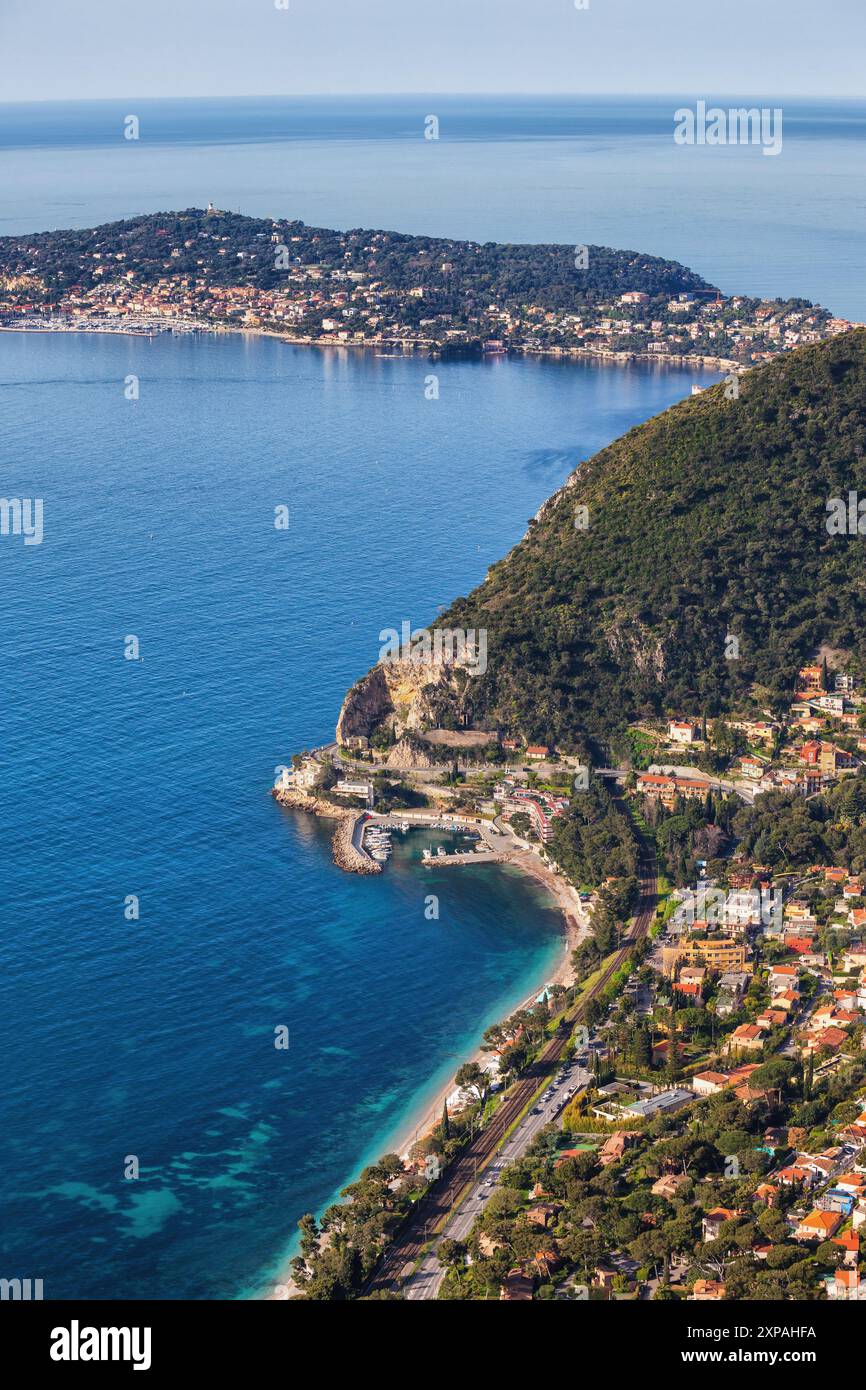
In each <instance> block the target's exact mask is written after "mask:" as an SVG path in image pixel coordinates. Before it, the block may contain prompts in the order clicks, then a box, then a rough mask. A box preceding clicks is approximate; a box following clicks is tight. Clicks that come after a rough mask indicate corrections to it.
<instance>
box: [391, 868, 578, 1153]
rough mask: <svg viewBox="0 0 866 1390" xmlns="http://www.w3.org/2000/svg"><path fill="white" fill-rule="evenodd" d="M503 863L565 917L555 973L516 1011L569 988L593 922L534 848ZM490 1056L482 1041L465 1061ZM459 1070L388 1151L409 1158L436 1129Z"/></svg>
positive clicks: (404, 1127) (547, 973) (402, 1124)
mask: <svg viewBox="0 0 866 1390" xmlns="http://www.w3.org/2000/svg"><path fill="white" fill-rule="evenodd" d="M501 863H502V864H504V865H505V866H506V867H507V866H509V865H510V866H511V867H512V868H514V869H517V870H519V871H520V872H522V873H525V874H527V875H528V876H529V877H530V878H533V879H535V881H536V882H537V883H538V884H539V885H540V886H541V887H543V888H545V889H546V890H547V891H548V892H549V893H550V895H551V897H552V898H554V900H555V901H556V904H557V907H558V909H559V912H560V915H561V917H562V941H561V945H560V951H559V955H558V958H557V960H556V962H555V965H554V967H553V970H552V972H551V970H550V969H548V970H546V971H545V973H544V975H543V976H542V977H541V978H540V979H539V981H538V983H537V985H535V986H533V988H532V990H531V992H530V993H529V994H527V995H526V996H525V998H523V999H521V1001H520V1003H519V1004H517V1005H515V1007H514V1009H513V1010H512V1012H515V1011H516V1010H517V1009H524V1008H528V1007H530V1006H531V1005H532V1004H534V1003H535V1001H536V1000H537V998H538V996H539V994H541V993H542V991H543V990H544V989H546V988H550V987H551V986H552V985H564V986H565V987H566V988H567V987H568V986H569V985H571V984H572V983H573V982H574V971H573V969H572V965H571V955H572V952H573V951H574V950H575V949H576V948H577V946H579V945H580V942H581V941H582V940H583V939H584V937H585V936H586V934H587V932H588V931H589V923H588V921H587V920H586V916H585V913H584V911H583V905H582V904H581V902H580V898H579V896H578V893H577V890H576V889H575V888H573V887H572V886H571V884H569V883H566V881H565V879H563V878H562V877H561V876H560V875H559V874H556V873H554V872H553V870H552V869H548V868H547V867H546V865H544V864H543V863H542V862H541V860H540V859H538V858H537V856H536V855H535V854H534V853H533V852H532V850H520V851H517V852H516V853H515V854H514V856H513V857H510V858H506V859H503V860H502V861H501ZM488 1057H489V1054H488V1053H486V1052H484V1051H483V1049H482V1048H481V1045H480V1042H479V1044H478V1046H476V1047H475V1048H474V1049H473V1050H472V1052H471V1053H469V1054H468V1055H467V1056H466V1057H465V1058H464V1059H463V1061H464V1062H483V1061H486V1060H487V1059H488ZM460 1065H462V1063H460ZM456 1070H457V1068H456V1067H455V1068H453V1069H452V1073H451V1075H450V1077H449V1079H448V1081H447V1083H446V1084H444V1085H442V1086H439V1087H438V1088H437V1090H436V1092H435V1094H434V1096H433V1099H432V1100H429V1101H426V1100H425V1101H424V1102H422V1108H421V1110H420V1111H418V1112H416V1114H415V1115H414V1117H412V1118H409V1119H405V1118H404V1119H403V1120H402V1121H401V1122H400V1124H399V1126H397V1127H396V1128H395V1130H394V1137H393V1140H392V1141H391V1142H390V1143H389V1144H388V1146H387V1148H386V1149H385V1150H384V1152H388V1153H396V1154H399V1156H400V1157H401V1158H405V1157H406V1156H407V1154H408V1151H409V1149H410V1148H411V1146H412V1144H413V1143H415V1141H416V1140H418V1139H421V1138H423V1137H424V1135H426V1134H429V1133H430V1131H431V1130H432V1129H433V1128H435V1126H436V1125H437V1124H438V1123H439V1121H440V1119H441V1117H442V1107H443V1105H444V1103H445V1101H446V1100H447V1099H448V1097H449V1096H450V1095H452V1093H453V1092H454V1089H455V1087H454V1072H455V1071H456Z"/></svg>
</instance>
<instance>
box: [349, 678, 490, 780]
mask: <svg viewBox="0 0 866 1390" xmlns="http://www.w3.org/2000/svg"><path fill="white" fill-rule="evenodd" d="M467 680H468V676H467V672H466V670H465V668H464V667H463V666H462V665H461V664H460V663H459V662H458V661H454V660H446V659H437V658H435V657H433V658H431V659H430V660H427V661H421V660H417V659H415V658H413V657H403V658H400V659H397V660H392V661H387V662H379V664H378V665H376V666H374V667H373V669H372V670H371V671H368V672H367V674H366V676H362V677H361V679H360V680H359V681H356V682H355V684H354V685H353V686H352V688H351V690H350V691H349V692H348V694H347V695H346V698H345V700H344V701H343V707H342V709H341V710H340V717H339V719H338V720H337V742H338V743H339V744H341V745H344V746H351V741H352V739H356V738H369V737H370V735H371V734H372V733H373V732H374V731H375V730H376V729H378V728H382V727H383V726H386V727H390V728H392V729H393V731H394V734H395V735H396V737H397V739H398V740H400V739H401V738H402V737H403V735H404V734H407V733H419V732H421V731H422V730H424V729H426V728H430V727H431V726H433V725H436V724H437V723H438V722H439V720H440V718H441V716H442V715H443V713H445V712H446V711H448V712H451V713H457V714H458V715H459V712H460V711H461V709H462V703H463V695H464V691H465V687H466V682H467ZM389 765H390V766H399V764H389ZM415 765H416V766H418V765H419V764H415Z"/></svg>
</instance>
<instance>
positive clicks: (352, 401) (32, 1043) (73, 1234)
mask: <svg viewBox="0 0 866 1390" xmlns="http://www.w3.org/2000/svg"><path fill="white" fill-rule="evenodd" d="M679 104H680V99H679V98H677V99H671V100H670V101H667V100H663V99H654V100H652V101H639V100H638V101H630V102H624V101H622V100H620V99H617V98H610V99H606V98H604V99H598V100H593V101H592V102H587V101H580V100H578V99H564V98H563V99H556V100H535V99H525V100H516V101H515V100H513V99H508V98H504V99H500V98H491V99H488V100H485V101H481V102H478V101H474V100H472V99H466V98H436V99H435V101H434V102H433V103H432V104H431V101H430V100H428V99H427V98H420V99H414V98H411V99H410V98H406V99H403V98H399V99H391V100H389V101H388V102H387V103H383V102H381V101H376V100H372V101H370V100H363V101H362V100H357V99H352V100H350V101H344V102H336V103H335V102H329V101H318V102H317V101H309V100H307V101H304V102H291V101H290V100H270V99H268V100H262V101H258V102H254V103H249V102H247V103H244V102H197V103H177V102H175V103H172V102H168V103H140V104H139V105H140V106H141V111H140V114H141V116H142V131H143V139H142V141H141V142H140V143H139V144H138V146H137V147H136V148H135V149H131V148H130V147H129V145H128V144H127V143H120V141H119V136H118V131H119V129H120V126H121V122H122V117H123V115H124V114H125V111H126V109H127V107H124V108H123V109H121V108H119V107H117V105H116V104H112V103H95V104H83V105H77V106H74V107H70V106H68V105H65V104H60V105H55V104H46V105H44V106H39V107H28V108H10V107H8V106H6V107H3V106H0V180H2V183H3V186H4V188H5V189H6V190H7V197H6V199H5V200H4V205H3V208H2V210H0V232H3V233H13V232H18V231H25V230H37V229H43V228H48V227H63V226H88V225H92V224H94V223H96V222H99V221H103V220H107V219H110V218H118V217H125V216H131V215H133V214H135V213H139V212H151V211H154V210H157V209H160V208H168V207H185V206H189V205H191V204H195V205H198V206H202V205H204V204H205V203H206V202H207V201H208V200H209V199H213V200H214V202H215V203H216V204H217V205H220V206H225V207H232V208H237V207H240V208H241V209H242V210H243V211H245V212H248V213H252V214H257V215H266V214H275V215H276V214H279V215H289V216H294V217H300V218H302V219H304V220H305V221H307V222H309V223H316V222H318V223H320V224H324V225H333V226H341V227H350V226H364V225H366V226H380V227H395V228H398V229H404V230H411V231H418V232H428V233H433V234H440V235H446V236H469V237H476V238H480V239H482V240H483V239H488V238H490V239H493V238H497V239H501V240H511V241H521V240H522V241H551V240H559V241H563V242H568V243H572V244H575V243H583V242H601V243H607V244H611V245H615V246H623V247H635V248H637V249H640V250H643V251H648V252H654V253H657V254H659V255H663V256H668V257H675V258H678V259H680V260H682V261H684V262H686V263H687V264H689V265H691V266H692V267H693V268H694V269H695V270H696V271H698V272H700V273H701V274H703V275H704V276H706V277H707V278H708V279H709V280H711V281H714V282H716V283H718V284H719V285H720V286H721V287H722V288H723V289H724V290H726V291H730V292H734V291H738V290H739V291H746V292H751V293H771V294H785V295H787V294H802V295H806V296H809V297H813V298H817V299H820V300H822V301H823V302H824V303H826V304H827V305H828V306H829V307H831V308H833V309H835V310H836V311H838V312H840V313H843V314H847V315H850V316H855V317H859V318H866V290H864V286H866V277H864V274H863V264H864V237H863V214H864V193H863V181H862V177H861V174H862V164H863V139H864V129H866V124H864V107H863V105H862V103H846V104H844V105H834V104H832V103H824V104H822V105H816V104H812V105H809V104H803V103H800V104H797V105H795V106H793V107H792V106H791V105H790V104H788V103H786V115H785V121H786V125H785V131H786V135H785V149H784V152H783V154H782V155H781V156H780V157H779V158H778V159H773V160H768V159H764V158H762V157H761V154H760V151H758V150H737V149H732V150H714V151H710V150H707V149H703V150H699V149H678V148H677V147H675V146H674V145H673V142H672V140H671V138H670V135H671V116H672V108H673V107H674V106H676V105H679ZM430 111H435V112H438V113H439V115H440V117H441V123H442V139H441V140H440V141H439V142H436V143H435V144H432V143H428V142H425V141H423V140H422V139H421V138H420V132H421V130H422V127H423V117H424V115H425V114H426V113H427V112H430ZM807 194H808V196H806V195H807ZM429 370H430V368H429V364H428V363H426V362H425V361H423V360H421V359H408V360H383V359H377V358H375V357H373V356H369V355H367V356H363V355H353V354H351V353H349V352H342V351H330V352H318V351H314V350H303V349H296V348H291V347H287V346H285V345H284V344H281V343H279V342H277V341H275V340H261V339H255V338H248V337H231V338H209V339H208V338H205V339H199V340H195V339H177V340H175V339H157V340H154V341H146V340H142V339H131V338H122V337H94V336H83V335H63V336H58V337H50V338H49V337H46V336H42V335H21V334H8V333H0V419H2V425H3V428H2V430H0V482H2V487H0V492H2V494H3V495H6V496H25V497H27V496H31V497H42V498H44V504H45V540H44V543H43V544H42V545H41V546H38V547H25V546H23V545H22V544H21V543H20V541H15V540H13V539H12V538H9V537H6V538H3V539H0V583H2V593H3V599H4V602H3V608H2V660H0V701H2V710H3V726H2V745H0V746H2V750H3V776H2V777H0V864H2V872H0V921H2V926H3V931H2V933H0V1046H2V1051H3V1056H4V1060H5V1063H6V1067H5V1084H4V1087H3V1088H2V1099H0V1105H2V1113H0V1256H2V1267H0V1274H2V1275H3V1276H4V1277H14V1276H16V1275H17V1276H19V1277H28V1276H29V1277H31V1278H43V1279H44V1281H45V1294H46V1297H48V1298H57V1297H63V1296H76V1295H80V1296H85V1297H87V1296H90V1297H97V1296H102V1297H114V1296H124V1297H157V1296H159V1297H175V1298H180V1297H213V1296H227V1297H233V1296H238V1295H240V1294H243V1293H248V1292H250V1291H251V1290H256V1289H259V1288H261V1287H262V1284H263V1283H266V1282H267V1280H268V1279H269V1278H271V1277H272V1276H273V1273H274V1271H275V1270H276V1269H277V1268H279V1265H280V1262H281V1259H282V1257H283V1256H284V1254H285V1251H286V1248H287V1246H288V1244H289V1242H290V1239H291V1236H292V1232H293V1230H294V1226H295V1222H296V1221H297V1218H298V1217H299V1216H300V1215H301V1214H302V1213H303V1212H304V1211H305V1210H307V1209H310V1208H312V1209H317V1208H319V1207H321V1206H322V1205H323V1204H324V1203H326V1202H327V1201H329V1200H330V1199H331V1198H332V1196H333V1195H334V1193H335V1192H336V1190H337V1189H338V1188H339V1187H340V1186H342V1185H343V1184H344V1183H345V1182H346V1181H348V1180H349V1178H350V1177H351V1175H352V1174H353V1172H354V1171H356V1170H357V1167H358V1165H359V1164H360V1163H361V1162H363V1161H364V1159H369V1158H372V1157H374V1156H376V1155H377V1154H378V1153H379V1152H380V1151H381V1150H382V1148H383V1147H384V1145H385V1144H386V1142H388V1141H389V1139H391V1138H392V1137H393V1135H394V1134H395V1132H397V1131H399V1130H400V1129H401V1128H403V1127H404V1126H405V1122H406V1120H407V1118H408V1117H411V1116H415V1115H417V1114H418V1112H419V1110H420V1108H421V1105H422V1102H423V1100H424V1098H425V1097H429V1095H430V1093H431V1089H432V1088H433V1087H434V1086H435V1083H436V1082H437V1081H440V1082H441V1081H443V1080H445V1079H446V1077H447V1073H448V1071H449V1070H450V1069H452V1068H453V1067H454V1066H456V1064H457V1062H458V1061H459V1060H460V1059H461V1058H462V1056H464V1055H465V1054H466V1053H467V1052H468V1051H469V1050H470V1048H471V1047H473V1046H474V1044H475V1042H476V1041H477V1038H478V1036H479V1034H480V1032H481V1030H482V1029H483V1027H484V1026H485V1024H486V1023H487V1022H489V1021H490V1020H491V1019H492V1018H494V1017H496V1016H497V1015H498V1014H501V1013H504V1012H505V1011H506V1010H507V1009H508V1008H509V1007H511V1006H512V1005H513V1004H515V1003H517V1002H518V1001H519V1000H520V999H522V998H524V997H525V996H526V995H527V994H528V993H529V991H530V989H531V988H532V987H533V986H534V985H535V984H536V983H537V982H539V981H541V980H542V979H543V978H544V977H545V974H546V972H547V971H549V969H550V966H551V964H552V962H553V960H554V958H555V957H556V955H557V952H558V949H559V941H560V937H559V919H558V916H557V914H555V913H554V912H553V911H552V910H551V909H550V907H549V905H547V903H546V899H545V898H544V897H543V895H541V894H540V892H539V890H538V889H537V888H536V887H535V886H534V885H532V884H531V883H528V882H526V881H524V880H523V879H522V878H520V877H517V876H515V875H505V874H503V873H501V872H498V871H496V870H495V869H492V868H484V867H483V866H478V867H475V868H473V869H472V870H459V871H452V872H451V875H450V876H448V874H449V871H447V870H445V871H444V872H443V871H440V875H439V876H437V877H436V886H435V891H437V892H438V893H439V895H440V899H441V908H442V910H441V916H440V920H439V922H438V923H430V922H427V921H426V919H425V918H424V915H423V901H424V896H425V894H426V893H427V892H429V891H431V885H430V882H429V880H430V878H431V875H432V874H433V873H435V871H433V870H424V869H423V868H422V867H421V865H420V864H419V863H418V861H417V859H413V858H412V857H411V856H412V854H413V848H414V849H415V850H417V848H418V845H417V844H416V845H415V846H414V847H413V844H412V841H411V840H410V841H409V842H408V843H407V845H406V846H405V851H406V854H408V855H409V856H410V858H409V859H407V858H406V857H405V855H404V853H403V852H402V851H399V852H398V853H396V854H395V856H394V860H393V861H392V862H391V864H390V865H389V867H388V871H387V873H386V874H384V875H383V876H382V877H381V878H378V879H376V880H375V881H371V880H365V879H359V878H351V877H348V876H346V875H342V874H340V873H339V872H338V871H337V870H336V869H334V868H333V866H332V865H331V862H330V852H329V832H328V830H327V828H326V827H324V826H323V825H322V824H321V823H318V822H314V821H311V820H309V819H305V818H303V817H298V816H294V815H291V814H287V813H285V812H282V811H280V809H279V808H278V807H277V806H276V805H275V804H274V803H273V801H272V800H271V799H270V798H269V797H268V795H267V788H268V787H269V785H270V783H271V780H272V777H273V770H274V767H275V765H276V764H277V763H279V762H283V761H285V760H286V758H287V756H288V755H289V754H290V753H291V752H293V751H295V750H296V749H298V748H299V747H302V746H304V745H308V744H311V743H314V742H318V741H320V740H322V739H324V738H326V737H329V736H330V735H331V734H332V731H333V726H334V721H335V718H336V714H337V711H338V708H339V704H340V700H341V699H342V696H343V694H344V692H345V690H346V688H347V687H348V685H349V684H351V682H352V681H353V680H354V679H355V678H356V677H357V676H358V675H359V674H361V673H362V672H363V671H364V670H366V669H367V667H368V666H369V665H370V664H371V663H372V662H373V661H374V660H375V657H376V654H377V651H378V645H379V644H378V634H379V631H380V630H381V629H382V628H383V627H397V628H399V627H400V624H401V622H402V621H403V620H404V619H405V620H408V621H410V622H411V623H412V624H413V626H417V625H420V624H423V623H427V622H429V621H430V619H431V618H433V617H434V616H435V613H436V611H437V608H439V607H440V606H441V605H444V604H447V603H448V602H449V601H450V600H451V599H452V598H453V597H454V596H455V594H457V593H460V592H466V591H467V590H468V589H469V588H470V587H471V586H472V585H474V584H476V583H478V582H479V580H481V579H482V578H483V576H484V573H485V570H486V568H487V566H488V565H489V564H490V563H491V562H492V561H494V560H496V559H498V558H499V557H500V556H501V555H502V554H503V553H504V552H505V551H506V550H507V549H508V547H509V546H511V545H512V544H514V542H515V541H516V540H517V539H518V538H519V536H520V535H521V534H522V532H523V530H524V528H525V525H526V520H527V518H528V517H530V516H531V515H532V514H533V513H534V512H535V511H536V510H537V508H538V506H539V504H540V503H541V502H542V501H543V500H544V499H545V498H546V497H547V496H548V495H549V494H550V493H551V492H552V491H553V490H554V488H556V487H557V486H558V485H559V483H561V482H562V481H563V479H564V478H565V477H566V475H567V474H568V472H569V471H570V470H571V469H572V468H573V467H574V466H575V465H576V464H577V463H578V462H579V461H580V460H581V459H582V458H586V457H587V456H589V455H590V454H591V453H593V452H594V451H595V450H596V449H598V448H599V447H601V446H602V445H603V444H605V443H607V442H608V441H609V440H611V439H612V438H614V437H615V436H616V435H618V434H620V433H622V432H623V431H624V430H626V429H628V428H629V427H630V426H631V425H633V424H634V423H636V422H637V421H639V420H642V419H645V418H647V417H648V416H650V415H652V414H654V413H656V412H657V411H658V410H661V409H663V408H664V407H665V406H666V405H668V404H670V403H671V402H672V401H674V400H677V399H679V398H681V397H682V396H685V395H687V394H688V391H689V388H690V385H691V383H692V382H693V381H695V380H697V381H701V382H705V381H709V380H714V379H715V376H714V374H712V373H709V372H703V373H701V372H698V373H693V372H689V371H685V370H679V369H675V368H667V369H666V368H663V367H661V366H637V367H633V368H627V369H624V368H617V367H612V366H608V365H602V364H598V363H596V364H590V363H581V364H578V365H565V364H557V363H554V362H539V361H520V362H511V361H507V360H502V359H497V360H495V361H491V362H485V363H451V364H446V363H440V364H438V365H437V367H436V372H437V375H438V376H439V377H440V398H439V400H438V401H435V402H431V401H428V400H426V398H425V393H424V377H425V375H426V374H427V372H428V371H429ZM129 373H134V374H136V375H137V376H139V378H140V381H141V396H140V399H139V400H138V401H137V402H130V401H127V400H125V398H124V393H123V383H124V378H125V377H126V376H127V375H128V374H129ZM281 504H282V505H287V506H288V507H289V508H290V513H291V521H290V527H289V530H288V531H287V532H277V531H275V530H274V527H273V516H274V508H275V506H278V505H281ZM129 636H137V637H138V639H139V641H140V644H141V655H142V656H143V658H144V659H143V661H142V662H137V663H132V662H128V661H125V660H124V658H123V649H124V643H125V639H126V638H127V637H129ZM414 838H415V839H416V841H417V837H414ZM130 894H135V895H137V896H138V897H139V898H140V903H141V915H140V918H139V920H138V921H135V922H130V921H127V920H126V919H125V918H124V913H123V904H124V899H125V898H126V897H127V895H130ZM280 1025H284V1026H286V1027H288V1028H289V1030H290V1044H291V1045H290V1047H289V1049H288V1051H287V1052H277V1051H276V1050H275V1049H274V1047H273V1036H274V1028H275V1027H278V1026H280ZM129 1156H135V1157H136V1158H137V1159H138V1161H139V1163H140V1170H141V1177H140V1178H139V1180H138V1181H137V1182H129V1181H125V1180H124V1177H123V1172H124V1165H125V1162H126V1160H127V1158H128V1157H129Z"/></svg>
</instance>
